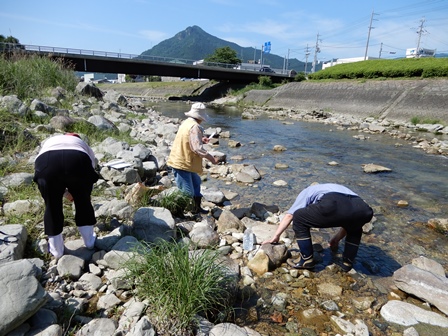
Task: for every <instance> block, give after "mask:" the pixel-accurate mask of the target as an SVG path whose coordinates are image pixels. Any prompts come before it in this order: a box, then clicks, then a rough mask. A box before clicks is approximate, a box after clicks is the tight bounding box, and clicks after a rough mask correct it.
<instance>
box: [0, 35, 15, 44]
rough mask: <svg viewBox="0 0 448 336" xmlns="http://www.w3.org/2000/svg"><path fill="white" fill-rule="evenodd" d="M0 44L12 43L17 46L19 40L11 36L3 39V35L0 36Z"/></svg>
mask: <svg viewBox="0 0 448 336" xmlns="http://www.w3.org/2000/svg"><path fill="white" fill-rule="evenodd" d="M0 43H14V44H18V43H19V39H18V38H15V37H13V36H8V37H4V36H3V35H0Z"/></svg>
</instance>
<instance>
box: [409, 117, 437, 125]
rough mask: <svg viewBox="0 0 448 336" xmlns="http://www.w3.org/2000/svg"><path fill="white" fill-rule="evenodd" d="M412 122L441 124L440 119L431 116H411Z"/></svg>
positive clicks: (414, 123)
mask: <svg viewBox="0 0 448 336" xmlns="http://www.w3.org/2000/svg"><path fill="white" fill-rule="evenodd" d="M411 123H412V124H413V125H417V124H431V125H435V124H440V120H438V119H430V118H422V117H412V118H411Z"/></svg>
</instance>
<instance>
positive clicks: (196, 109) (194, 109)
mask: <svg viewBox="0 0 448 336" xmlns="http://www.w3.org/2000/svg"><path fill="white" fill-rule="evenodd" d="M185 115H186V116H187V117H191V118H194V119H197V120H202V121H207V119H208V115H207V113H205V105H204V104H202V103H194V104H193V105H191V109H190V111H188V112H185Z"/></svg>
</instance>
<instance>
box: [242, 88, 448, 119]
mask: <svg viewBox="0 0 448 336" xmlns="http://www.w3.org/2000/svg"><path fill="white" fill-rule="evenodd" d="M243 101H244V102H245V103H247V104H254V105H259V106H264V107H269V108H283V109H295V110H298V111H302V110H305V111H309V110H324V111H328V112H333V113H337V114H350V115H354V116H357V117H375V118H379V119H384V118H387V119H391V120H400V121H408V122H409V121H410V120H411V119H412V118H413V117H419V118H421V119H430V120H434V121H435V120H438V122H441V123H444V124H448V80H447V79H437V80H434V79H427V80H385V81H340V82H323V83H319V82H300V83H295V82H294V83H289V84H286V85H283V86H281V87H278V88H276V89H273V90H252V91H250V92H248V93H247V95H246V96H245V97H244V99H243Z"/></svg>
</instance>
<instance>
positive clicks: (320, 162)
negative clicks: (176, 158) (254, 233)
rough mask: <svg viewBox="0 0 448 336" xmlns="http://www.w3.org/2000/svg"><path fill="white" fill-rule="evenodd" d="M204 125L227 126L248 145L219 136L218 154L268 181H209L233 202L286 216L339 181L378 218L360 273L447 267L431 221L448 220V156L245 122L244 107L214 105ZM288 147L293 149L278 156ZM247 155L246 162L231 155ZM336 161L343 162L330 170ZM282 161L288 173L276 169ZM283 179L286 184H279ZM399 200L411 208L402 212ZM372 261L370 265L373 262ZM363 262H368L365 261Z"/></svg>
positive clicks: (385, 138) (385, 139) (319, 127)
mask: <svg viewBox="0 0 448 336" xmlns="http://www.w3.org/2000/svg"><path fill="white" fill-rule="evenodd" d="M154 108H155V109H156V110H157V111H159V112H160V113H162V114H163V115H166V116H169V117H177V118H181V119H184V118H185V116H184V114H183V112H185V111H186V110H188V105H186V104H185V103H180V102H176V103H157V104H156V105H154ZM207 113H208V114H209V116H210V119H209V121H208V122H207V123H204V124H203V126H204V127H205V128H208V127H220V128H221V129H222V130H223V131H229V132H230V136H231V139H233V140H236V141H239V142H240V143H241V145H242V146H241V147H237V148H230V147H228V145H227V140H226V139H220V145H219V147H217V148H216V150H218V151H220V152H223V153H225V154H227V162H228V163H229V164H231V163H247V164H253V165H255V167H257V169H258V170H259V171H260V172H261V173H262V176H263V177H262V179H261V180H260V181H257V182H256V183H254V184H253V185H252V186H246V185H242V184H237V183H232V184H228V183H226V181H222V180H218V179H208V180H207V181H205V182H204V186H207V187H212V186H213V187H218V188H220V189H221V190H224V189H228V190H232V191H234V192H236V193H238V194H239V197H238V198H237V199H236V200H232V203H235V204H238V205H239V206H240V207H248V206H250V205H251V204H252V203H253V202H261V203H265V204H275V205H278V206H279V207H280V210H281V211H285V210H287V209H288V208H289V206H290V205H291V204H292V202H293V201H294V199H295V198H296V196H297V194H298V193H299V192H300V191H301V190H302V189H303V188H305V187H307V186H308V185H310V184H311V183H313V182H319V183H326V182H330V183H339V184H343V185H346V186H347V187H349V188H350V189H352V190H353V191H355V192H356V193H358V194H359V195H360V196H361V197H362V198H363V199H364V200H366V202H367V203H369V204H370V206H371V207H372V208H373V209H374V211H375V217H376V219H377V221H376V222H375V223H374V229H373V230H372V232H371V233H369V234H366V235H363V240H362V245H361V247H360V251H359V254H358V258H357V260H359V262H358V261H357V264H355V268H356V269H357V270H358V271H361V272H364V273H366V274H370V275H375V276H390V275H391V274H392V273H393V271H395V270H396V269H398V268H399V267H400V265H404V264H408V263H410V262H411V260H412V259H413V258H416V257H418V256H421V255H423V256H426V257H428V258H432V259H434V260H436V261H438V262H439V263H441V264H442V265H443V266H444V267H445V270H447V269H448V260H447V258H446V256H447V255H448V237H447V236H445V235H443V234H441V233H438V232H435V231H433V230H432V229H430V228H429V227H428V226H427V225H426V223H427V221H428V220H429V219H431V218H448V159H447V158H446V157H444V156H441V155H429V154H426V153H425V152H424V151H422V150H421V149H417V148H413V147H412V146H413V144H412V143H410V142H409V141H405V140H400V139H396V138H392V137H391V136H389V135H385V134H374V135H372V134H364V136H365V137H367V139H366V140H359V139H357V138H355V137H354V136H356V135H359V134H363V133H359V132H358V131H350V130H339V129H337V127H336V126H331V125H326V124H323V123H316V122H301V121H288V120H275V119H271V118H269V117H268V116H264V117H260V118H258V119H256V120H245V119H242V118H241V113H242V110H241V109H239V108H237V107H221V108H217V109H212V108H208V109H207ZM275 145H282V146H284V147H286V149H287V150H286V151H283V152H275V151H274V150H273V147H274V146H275ZM236 155H242V156H243V157H244V160H243V161H233V160H232V159H231V158H232V157H233V156H236ZM331 161H336V162H337V163H338V165H336V166H333V165H329V162H331ZM277 163H282V164H286V165H287V166H288V168H286V169H276V168H275V165H276V164H277ZM368 163H374V164H378V165H381V166H385V167H388V168H390V169H392V171H391V172H387V173H377V174H367V173H365V172H364V171H363V167H362V165H363V164H368ZM276 180H284V181H286V182H287V183H288V185H287V186H286V187H275V186H273V185H272V183H273V182H274V181H276ZM399 200H405V201H407V202H408V203H409V205H408V206H407V207H399V206H398V205H397V203H398V201H399ZM366 260H367V261H368V263H366ZM363 261H364V262H363Z"/></svg>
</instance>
